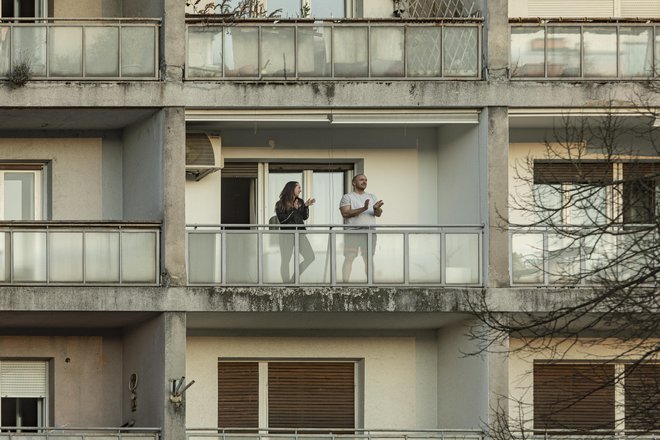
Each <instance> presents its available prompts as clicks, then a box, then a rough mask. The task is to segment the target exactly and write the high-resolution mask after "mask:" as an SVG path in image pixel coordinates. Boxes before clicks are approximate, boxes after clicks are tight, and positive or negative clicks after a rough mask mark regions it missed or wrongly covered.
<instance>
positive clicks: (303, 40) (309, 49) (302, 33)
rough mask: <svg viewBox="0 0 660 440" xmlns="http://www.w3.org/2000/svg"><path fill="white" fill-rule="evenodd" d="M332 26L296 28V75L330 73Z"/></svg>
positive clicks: (326, 74) (317, 75)
mask: <svg viewBox="0 0 660 440" xmlns="http://www.w3.org/2000/svg"><path fill="white" fill-rule="evenodd" d="M331 48H332V28H331V27H329V26H314V27H299V28H298V75H299V76H301V77H317V78H321V77H326V76H330V74H331V73H332V58H331V52H332V51H331Z"/></svg>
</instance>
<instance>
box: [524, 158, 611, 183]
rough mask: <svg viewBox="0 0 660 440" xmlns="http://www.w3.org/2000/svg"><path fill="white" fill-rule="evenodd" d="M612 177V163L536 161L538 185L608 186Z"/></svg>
mask: <svg viewBox="0 0 660 440" xmlns="http://www.w3.org/2000/svg"><path fill="white" fill-rule="evenodd" d="M612 177H613V167H612V164H611V163H593V162H586V163H585V162H541V161H534V183H537V184H561V183H586V184H590V185H608V184H610V183H612Z"/></svg>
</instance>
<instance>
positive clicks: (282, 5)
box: [266, 0, 346, 18]
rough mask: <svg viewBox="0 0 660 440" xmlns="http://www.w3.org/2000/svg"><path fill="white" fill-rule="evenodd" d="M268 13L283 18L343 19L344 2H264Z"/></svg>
mask: <svg viewBox="0 0 660 440" xmlns="http://www.w3.org/2000/svg"><path fill="white" fill-rule="evenodd" d="M266 5H267V9H268V13H272V12H274V11H277V10H278V9H279V10H280V12H279V13H278V15H280V16H282V17H285V18H305V17H315V18H343V17H346V4H345V0H266Z"/></svg>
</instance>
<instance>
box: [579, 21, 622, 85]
mask: <svg viewBox="0 0 660 440" xmlns="http://www.w3.org/2000/svg"><path fill="white" fill-rule="evenodd" d="M582 38H583V42H582V44H583V45H584V76H586V77H600V78H613V77H616V75H617V69H616V65H617V62H616V28H614V27H588V28H585V29H584V34H583V37H582Z"/></svg>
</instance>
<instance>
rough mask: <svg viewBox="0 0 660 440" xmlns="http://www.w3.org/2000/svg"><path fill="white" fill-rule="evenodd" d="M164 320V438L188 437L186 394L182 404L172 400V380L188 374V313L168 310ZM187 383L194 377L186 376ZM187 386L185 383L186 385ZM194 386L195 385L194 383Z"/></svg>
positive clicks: (175, 439)
mask: <svg viewBox="0 0 660 440" xmlns="http://www.w3.org/2000/svg"><path fill="white" fill-rule="evenodd" d="M163 321H164V326H163V328H164V341H165V347H164V348H165V351H164V358H163V361H164V367H165V368H164V369H165V379H166V380H165V383H164V384H163V387H164V388H165V393H164V399H165V403H164V405H165V408H164V412H163V426H162V428H163V432H162V434H163V435H162V440H180V439H184V438H186V411H185V408H186V405H185V400H186V399H185V394H184V395H183V398H182V402H181V404H180V405H178V404H174V403H172V402H171V401H170V393H171V384H172V382H171V380H172V379H177V380H180V379H181V378H182V377H184V376H185V374H186V314H185V313H184V312H168V313H164V314H163ZM185 380H186V383H187V382H190V381H191V380H192V378H186V379H185ZM184 386H185V385H184ZM193 386H194V385H193Z"/></svg>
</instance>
